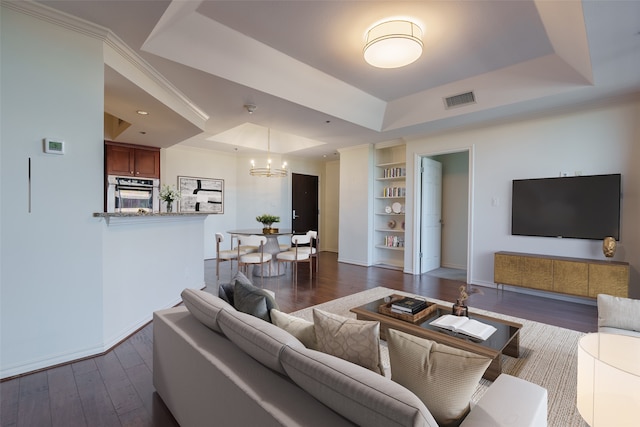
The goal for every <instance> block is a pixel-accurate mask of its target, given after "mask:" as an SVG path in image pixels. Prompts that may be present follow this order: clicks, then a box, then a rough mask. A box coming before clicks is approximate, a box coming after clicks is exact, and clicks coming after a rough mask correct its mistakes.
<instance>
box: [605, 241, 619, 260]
mask: <svg viewBox="0 0 640 427" xmlns="http://www.w3.org/2000/svg"><path fill="white" fill-rule="evenodd" d="M602 253H604V256H605V257H607V259H611V258H613V256H614V255H615V254H616V239H614V238H613V237H611V236H609V237H605V238H604V240H603V241H602Z"/></svg>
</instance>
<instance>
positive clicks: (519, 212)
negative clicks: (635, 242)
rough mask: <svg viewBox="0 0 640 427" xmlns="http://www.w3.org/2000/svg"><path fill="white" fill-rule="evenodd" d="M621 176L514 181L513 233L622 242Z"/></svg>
mask: <svg viewBox="0 0 640 427" xmlns="http://www.w3.org/2000/svg"><path fill="white" fill-rule="evenodd" d="M620 182H621V175H620V174H611V175H589V176H571V177H560V178H540V179H514V180H513V189H512V191H513V193H512V199H511V234H512V235H519V236H543V237H563V238H574V239H592V240H602V239H604V238H605V237H607V236H611V237H614V238H615V239H616V240H619V239H620Z"/></svg>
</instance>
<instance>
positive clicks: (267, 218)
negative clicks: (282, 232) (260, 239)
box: [256, 214, 280, 234]
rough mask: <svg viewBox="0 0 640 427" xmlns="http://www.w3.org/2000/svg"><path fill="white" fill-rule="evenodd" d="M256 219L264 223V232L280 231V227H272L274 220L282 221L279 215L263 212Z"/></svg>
mask: <svg viewBox="0 0 640 427" xmlns="http://www.w3.org/2000/svg"><path fill="white" fill-rule="evenodd" d="M256 221H258V222H260V223H262V225H263V226H264V227H263V229H262V232H263V233H264V234H273V233H277V232H278V229H277V228H273V227H271V225H272V224H273V223H274V222H280V217H279V216H276V215H271V214H262V215H260V216H257V217H256Z"/></svg>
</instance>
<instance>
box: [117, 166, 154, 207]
mask: <svg viewBox="0 0 640 427" xmlns="http://www.w3.org/2000/svg"><path fill="white" fill-rule="evenodd" d="M159 186H160V180H159V179H154V178H134V177H130V176H115V175H109V176H107V212H122V213H137V212H140V211H144V212H159V211H160V197H159Z"/></svg>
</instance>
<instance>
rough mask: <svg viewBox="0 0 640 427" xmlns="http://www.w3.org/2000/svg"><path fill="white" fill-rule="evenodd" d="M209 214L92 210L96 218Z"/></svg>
mask: <svg viewBox="0 0 640 427" xmlns="http://www.w3.org/2000/svg"><path fill="white" fill-rule="evenodd" d="M204 215H211V214H210V213H208V212H148V213H147V212H144V213H136V212H94V213H93V216H94V217H96V218H149V217H169V216H204Z"/></svg>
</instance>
